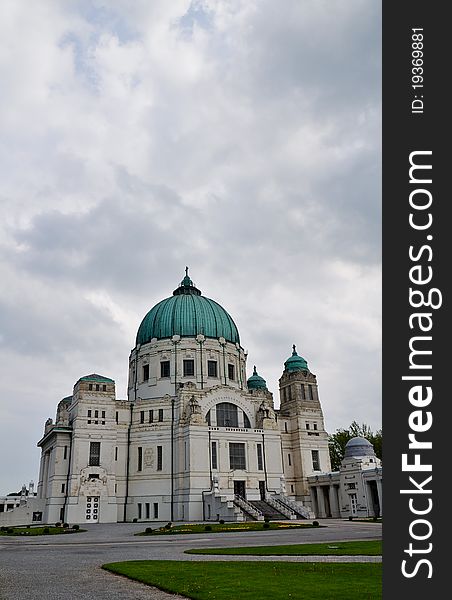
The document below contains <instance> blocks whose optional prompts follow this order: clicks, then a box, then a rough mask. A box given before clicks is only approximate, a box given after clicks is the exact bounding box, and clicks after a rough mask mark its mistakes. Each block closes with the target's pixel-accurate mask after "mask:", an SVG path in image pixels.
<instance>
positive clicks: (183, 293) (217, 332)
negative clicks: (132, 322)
mask: <svg viewBox="0 0 452 600" xmlns="http://www.w3.org/2000/svg"><path fill="white" fill-rule="evenodd" d="M201 334H202V335H204V336H205V337H206V338H215V339H218V338H220V337H222V338H224V339H225V340H226V341H227V342H231V343H233V344H240V337H239V332H238V330H237V326H236V324H235V323H234V321H233V319H232V317H231V316H230V315H229V313H228V312H226V310H225V309H224V308H223V307H222V306H220V305H219V304H218V303H217V302H215V301H214V300H211V299H210V298H206V297H205V296H202V294H201V290H199V289H198V288H197V287H196V286H195V284H194V283H193V281H192V280H191V278H190V277H189V275H188V267H186V268H185V277H184V278H183V279H182V281H181V283H180V285H179V287H177V288H176V289H175V290H174V292H173V295H172V296H170V297H169V298H165V299H164V300H162V301H161V302H159V303H158V304H156V305H155V306H154V307H153V308H151V310H150V311H149V312H148V313H147V315H146V316H145V317H144V319H143V320H142V322H141V325H140V327H139V329H138V333H137V339H136V343H137V344H147V343H148V342H150V341H151V340H152V339H154V338H155V339H157V340H160V339H170V338H172V337H173V336H174V335H179V336H181V337H193V338H196V336H198V335H201Z"/></svg>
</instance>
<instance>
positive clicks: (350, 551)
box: [185, 540, 381, 556]
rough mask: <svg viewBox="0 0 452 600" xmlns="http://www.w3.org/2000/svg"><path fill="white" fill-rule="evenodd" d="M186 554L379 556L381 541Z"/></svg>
mask: <svg viewBox="0 0 452 600" xmlns="http://www.w3.org/2000/svg"><path fill="white" fill-rule="evenodd" d="M185 552H186V554H248V555H252V556H290V555H293V556H312V555H316V556H326V555H328V556H357V555H363V556H380V555H381V540H372V541H367V542H362V541H361V542H360V541H357V542H328V543H326V544H291V545H289V546H246V547H243V548H201V549H200V548H195V549H193V550H185Z"/></svg>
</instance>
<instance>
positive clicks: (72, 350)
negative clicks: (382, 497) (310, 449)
mask: <svg viewBox="0 0 452 600" xmlns="http://www.w3.org/2000/svg"><path fill="white" fill-rule="evenodd" d="M0 13H1V18H0V87H1V93H0V202H1V215H2V219H1V223H0V253H1V255H0V273H1V291H0V352H1V362H0V365H1V366H0V369H1V380H0V386H1V389H0V495H1V494H2V493H8V492H12V491H16V490H19V489H20V488H21V486H22V483H26V484H28V482H29V481H30V480H31V479H33V480H34V481H35V482H36V483H37V480H38V469H39V456H40V452H39V449H38V448H36V442H37V441H38V440H39V439H40V437H41V436H42V431H43V426H44V422H45V420H46V419H47V418H48V417H52V418H54V417H55V411H56V405H57V403H58V401H59V400H60V399H61V398H63V397H65V396H68V395H70V394H71V393H72V387H73V385H74V383H75V382H76V381H77V379H78V378H79V377H81V376H83V375H86V374H89V373H93V372H96V373H100V374H102V375H106V376H108V377H111V378H113V379H115V381H116V383H117V396H118V398H121V399H123V398H125V397H126V377H127V367H128V355H129V352H130V350H131V349H132V347H133V346H134V342H135V335H136V331H137V329H138V326H139V324H140V322H141V320H142V318H143V316H144V315H145V314H146V312H147V311H148V310H149V309H150V308H151V307H152V306H153V305H154V304H155V303H157V302H158V301H160V300H161V299H163V298H165V297H168V296H170V295H171V293H172V291H173V289H174V288H175V287H176V286H177V284H178V283H179V282H180V280H181V279H182V278H183V276H184V269H185V266H186V265H188V266H189V267H190V276H191V277H192V279H193V280H194V282H195V283H196V284H197V286H198V287H199V288H200V289H201V290H202V292H203V294H204V295H205V296H207V297H209V298H212V299H214V300H216V301H217V302H219V303H220V304H221V305H222V306H224V308H225V309H226V310H227V311H228V312H229V313H230V314H231V316H232V317H233V318H234V320H235V322H236V324H237V326H238V329H239V332H240V336H241V342H242V345H243V347H244V348H245V349H246V350H248V352H249V356H248V376H249V375H251V373H252V368H253V365H254V364H256V365H257V368H258V372H259V374H261V375H262V376H263V377H264V378H265V379H266V380H267V384H268V387H269V389H270V391H272V392H273V394H274V398H275V403H276V405H278V404H279V398H278V393H277V390H278V379H279V377H280V376H281V373H282V369H283V363H284V361H285V360H286V359H287V358H288V357H289V356H290V354H291V350H292V344H294V343H295V344H297V349H298V351H299V354H301V355H302V356H304V357H305V358H306V360H307V361H308V364H309V367H310V369H311V370H312V372H314V373H315V374H316V375H317V378H318V383H319V392H320V399H321V402H322V405H323V410H324V414H325V419H326V427H327V429H328V431H330V432H334V431H335V430H336V429H337V428H340V427H344V428H345V427H348V426H349V425H350V423H351V421H353V420H354V419H356V420H357V421H359V422H365V423H367V424H369V425H370V426H371V427H372V428H373V429H374V430H376V429H378V428H380V426H381V386H380V376H381V354H380V353H381V344H380V343H381V331H380V328H381V323H380V316H381V311H380V308H381V307H380V292H381V281H380V276H381V272H380V267H381V263H380V259H381V247H380V241H381V239H380V216H381V215H380V209H381V206H380V175H381V173H380V171H381V149H380V142H381V139H380V126H381V110H380V99H381V82H380V77H381V61H380V58H381V57H380V54H381V32H380V28H381V25H380V17H381V15H380V3H379V2H378V1H374V0H285V1H284V2H275V1H274V0H199V1H196V0H193V1H192V2H190V0H171V1H170V2H168V0H134V1H133V2H131V1H130V0H108V1H107V0H104V1H102V0H77V1H76V0H73V1H70V0H40V1H39V2H28V1H26V0H2V2H1V7H0Z"/></svg>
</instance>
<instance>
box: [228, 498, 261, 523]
mask: <svg viewBox="0 0 452 600" xmlns="http://www.w3.org/2000/svg"><path fill="white" fill-rule="evenodd" d="M234 504H235V505H236V506H238V507H239V508H241V509H242V510H243V511H244V512H246V513H247V514H249V515H250V517H253V519H256V521H263V520H264V515H263V514H262V512H261V511H260V510H259V509H258V508H256V507H255V506H253V505H252V504H250V503H249V502H247V501H246V500H245V498H242V496H239V495H238V494H236V495H235V496H234Z"/></svg>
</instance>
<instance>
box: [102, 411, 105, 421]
mask: <svg viewBox="0 0 452 600" xmlns="http://www.w3.org/2000/svg"><path fill="white" fill-rule="evenodd" d="M102 419H105V411H104V410H103V411H102Z"/></svg>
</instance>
